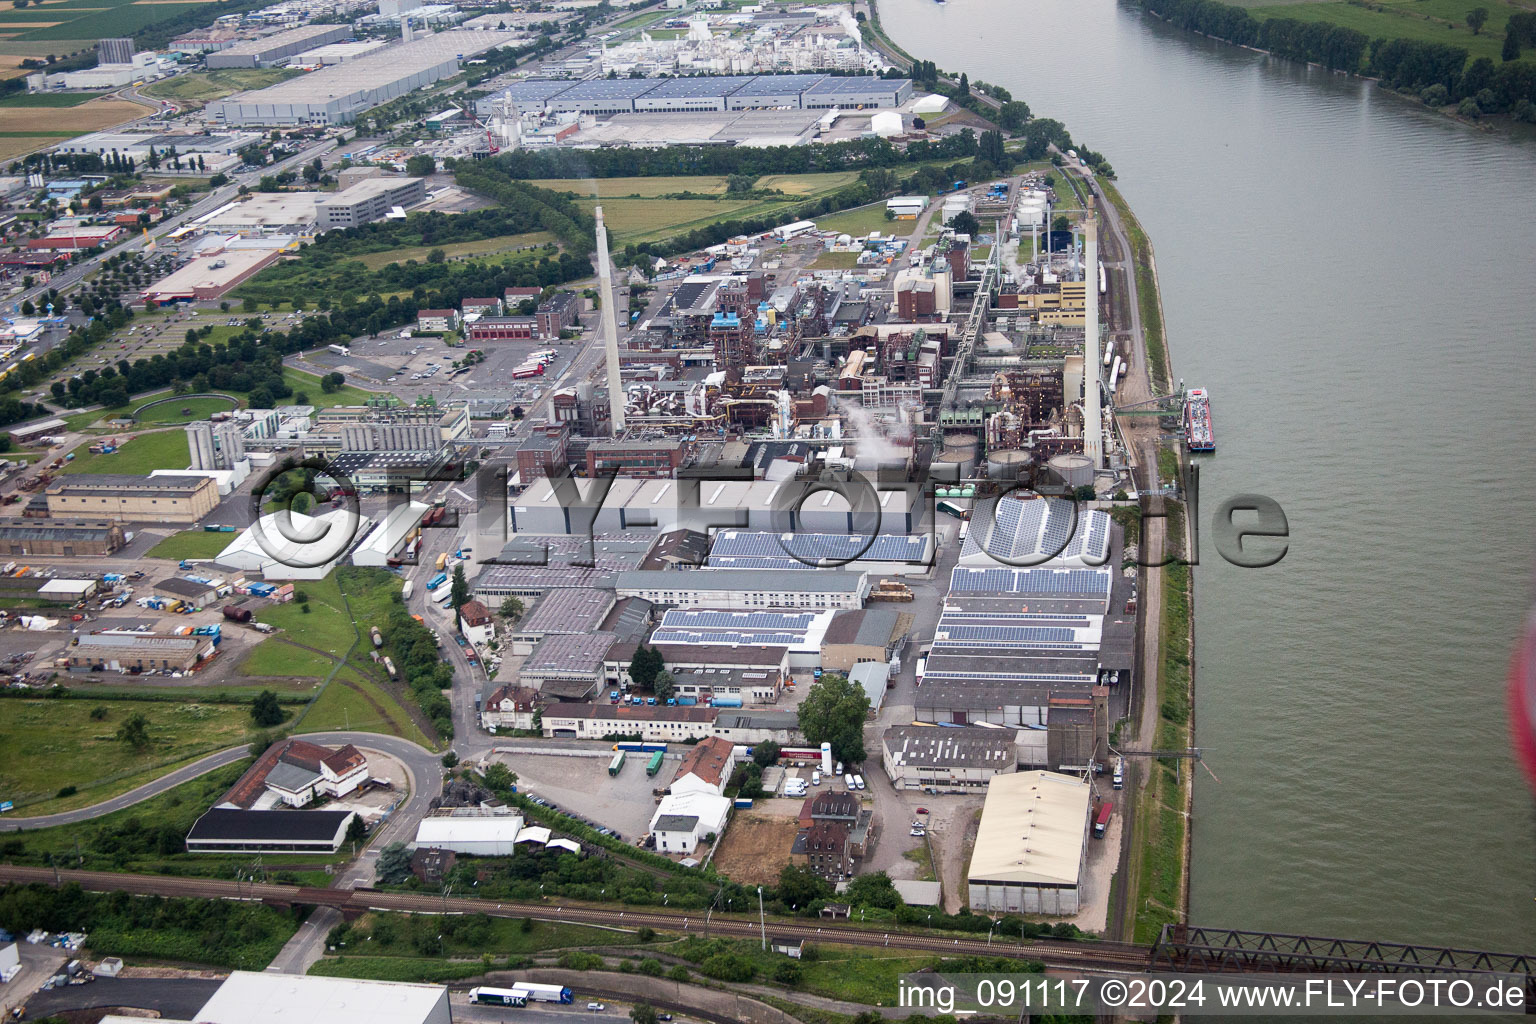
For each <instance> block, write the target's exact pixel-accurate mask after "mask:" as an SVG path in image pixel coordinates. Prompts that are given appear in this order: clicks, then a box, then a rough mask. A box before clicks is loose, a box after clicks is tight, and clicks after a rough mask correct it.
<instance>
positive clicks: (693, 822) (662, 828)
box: [656, 814, 699, 832]
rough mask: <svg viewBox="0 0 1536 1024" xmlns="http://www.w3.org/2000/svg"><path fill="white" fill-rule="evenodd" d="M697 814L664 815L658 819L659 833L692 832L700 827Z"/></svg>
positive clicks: (657, 827)
mask: <svg viewBox="0 0 1536 1024" xmlns="http://www.w3.org/2000/svg"><path fill="white" fill-rule="evenodd" d="M698 824H699V816H698V815H697V814H663V815H662V816H661V817H659V818H657V819H656V831H657V832H692V831H693V830H694V829H695V828H697V827H698Z"/></svg>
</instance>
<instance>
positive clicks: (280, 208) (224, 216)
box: [193, 192, 321, 238]
mask: <svg viewBox="0 0 1536 1024" xmlns="http://www.w3.org/2000/svg"><path fill="white" fill-rule="evenodd" d="M320 196H321V193H319V192H254V193H252V194H251V195H249V196H246V197H245V198H244V199H241V200H240V201H238V202H234V203H230V204H228V205H227V206H221V207H219V208H218V209H217V210H214V211H213V212H212V213H208V214H204V215H203V216H202V217H199V218H198V219H197V220H196V221H194V222H193V223H195V224H196V225H197V226H198V227H200V228H202V229H203V230H205V231H208V232H211V233H213V234H217V235H239V236H240V237H242V238H253V237H260V236H265V235H297V236H299V237H300V238H308V237H310V236H311V235H313V234H314V233H315V203H316V202H317V201H318V200H319V198H320Z"/></svg>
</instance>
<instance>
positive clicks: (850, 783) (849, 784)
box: [843, 775, 859, 793]
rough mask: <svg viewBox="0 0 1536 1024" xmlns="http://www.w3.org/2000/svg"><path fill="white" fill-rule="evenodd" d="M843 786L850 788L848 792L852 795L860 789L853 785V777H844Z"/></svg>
mask: <svg viewBox="0 0 1536 1024" xmlns="http://www.w3.org/2000/svg"><path fill="white" fill-rule="evenodd" d="M843 785H844V786H847V787H848V792H850V793H851V792H853V791H854V790H855V789H858V788H859V787H857V786H855V785H854V784H853V776H852V775H844V776H843Z"/></svg>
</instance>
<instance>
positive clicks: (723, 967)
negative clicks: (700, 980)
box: [699, 953, 757, 982]
mask: <svg viewBox="0 0 1536 1024" xmlns="http://www.w3.org/2000/svg"><path fill="white" fill-rule="evenodd" d="M699 970H700V971H702V972H704V973H705V974H706V975H708V976H709V977H711V978H715V979H717V980H719V981H736V982H742V981H751V980H752V978H753V977H754V976H755V975H756V974H757V967H756V965H754V964H753V963H752V961H751V960H749V959H747V958H746V957H744V956H741V955H740V954H738V953H716V954H715V955H714V956H712V957H710V958H709V959H708V960H705V961H704V962H703V963H702V964H700V965H699Z"/></svg>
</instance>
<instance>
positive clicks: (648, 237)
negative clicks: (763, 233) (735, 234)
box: [581, 199, 766, 245]
mask: <svg viewBox="0 0 1536 1024" xmlns="http://www.w3.org/2000/svg"><path fill="white" fill-rule="evenodd" d="M596 205H597V203H596V201H595V200H591V199H585V200H582V201H581V206H582V208H583V209H585V210H586V211H587V212H588V213H590V212H592V208H593V207H594V206H596ZM765 205H766V204H764V203H760V202H756V201H753V200H750V199H729V200H727V199H720V200H710V199H605V200H603V215H604V219H605V220H606V221H607V223H608V227H609V229H610V230H611V231H612V232H613V239H614V244H616V245H627V244H629V243H631V242H633V243H637V244H638V243H641V242H656V241H660V240H662V239H664V238H671V237H672V236H673V235H678V234H682V233H684V232H687V231H692V230H693V229H695V228H701V227H706V226H708V225H710V224H714V223H717V222H719V221H723V220H744V219H747V218H750V217H753V216H756V215H757V214H758V213H759V212H761V210H762V208H763V207H764V206H765Z"/></svg>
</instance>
